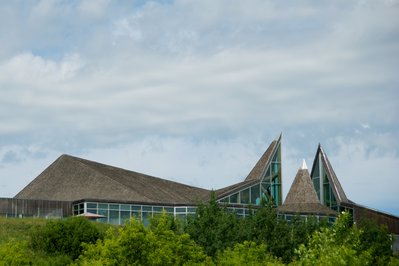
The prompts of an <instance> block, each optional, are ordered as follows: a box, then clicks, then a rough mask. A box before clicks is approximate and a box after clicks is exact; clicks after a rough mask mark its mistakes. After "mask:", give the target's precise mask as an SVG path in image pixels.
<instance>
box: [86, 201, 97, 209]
mask: <svg viewBox="0 0 399 266" xmlns="http://www.w3.org/2000/svg"><path fill="white" fill-rule="evenodd" d="M87 208H90V209H96V208H97V203H92V202H88V203H87Z"/></svg>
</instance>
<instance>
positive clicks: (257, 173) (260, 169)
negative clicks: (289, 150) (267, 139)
mask: <svg viewBox="0 0 399 266" xmlns="http://www.w3.org/2000/svg"><path fill="white" fill-rule="evenodd" d="M280 142H281V134H280V135H279V136H278V138H277V139H275V140H273V141H272V143H270V145H269V147H268V148H267V150H266V151H265V153H264V154H263V155H262V157H260V159H259V160H258V162H257V163H256V164H255V166H254V168H252V170H251V172H249V174H248V176H247V177H246V178H245V181H248V180H261V179H262V178H263V176H264V175H265V171H266V166H268V165H269V162H270V160H271V159H272V158H271V157H272V155H273V152H274V151H275V150H276V148H277V147H278V144H279V143H280Z"/></svg>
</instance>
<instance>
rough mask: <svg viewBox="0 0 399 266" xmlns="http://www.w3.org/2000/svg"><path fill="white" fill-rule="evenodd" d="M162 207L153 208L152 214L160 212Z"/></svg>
mask: <svg viewBox="0 0 399 266" xmlns="http://www.w3.org/2000/svg"><path fill="white" fill-rule="evenodd" d="M162 209H163V208H162V207H158V206H154V207H153V210H154V212H162Z"/></svg>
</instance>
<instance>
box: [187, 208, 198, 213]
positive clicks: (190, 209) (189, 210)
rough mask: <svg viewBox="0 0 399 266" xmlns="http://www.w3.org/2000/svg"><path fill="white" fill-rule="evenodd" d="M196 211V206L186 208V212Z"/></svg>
mask: <svg viewBox="0 0 399 266" xmlns="http://www.w3.org/2000/svg"><path fill="white" fill-rule="evenodd" d="M196 211H197V208H194V207H188V208H187V212H196Z"/></svg>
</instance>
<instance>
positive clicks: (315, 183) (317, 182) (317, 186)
mask: <svg viewBox="0 0 399 266" xmlns="http://www.w3.org/2000/svg"><path fill="white" fill-rule="evenodd" d="M313 186H314V189H315V190H316V194H317V196H318V197H319V199H320V178H319V177H315V178H314V179H313Z"/></svg>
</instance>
